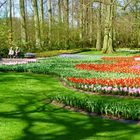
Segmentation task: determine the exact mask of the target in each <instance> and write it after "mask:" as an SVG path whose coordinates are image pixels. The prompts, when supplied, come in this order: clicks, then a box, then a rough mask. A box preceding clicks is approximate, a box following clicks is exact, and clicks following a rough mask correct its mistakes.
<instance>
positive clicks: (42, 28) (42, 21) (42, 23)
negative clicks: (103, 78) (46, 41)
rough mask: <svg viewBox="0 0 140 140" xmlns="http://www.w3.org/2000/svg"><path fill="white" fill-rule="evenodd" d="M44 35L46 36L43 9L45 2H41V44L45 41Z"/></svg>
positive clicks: (41, 0)
mask: <svg viewBox="0 0 140 140" xmlns="http://www.w3.org/2000/svg"><path fill="white" fill-rule="evenodd" d="M43 35H44V8H43V0H40V36H41V42H42V40H43ZM41 44H42V43H41Z"/></svg>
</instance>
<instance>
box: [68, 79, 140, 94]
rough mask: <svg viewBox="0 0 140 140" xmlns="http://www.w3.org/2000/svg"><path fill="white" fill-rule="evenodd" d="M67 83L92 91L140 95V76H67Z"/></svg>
mask: <svg viewBox="0 0 140 140" xmlns="http://www.w3.org/2000/svg"><path fill="white" fill-rule="evenodd" d="M67 83H68V84H69V85H71V86H74V87H76V88H80V89H83V90H87V91H92V92H100V93H108V94H119V95H131V96H140V78H125V79H113V80H112V79H96V78H92V79H83V78H73V77H71V78H67Z"/></svg>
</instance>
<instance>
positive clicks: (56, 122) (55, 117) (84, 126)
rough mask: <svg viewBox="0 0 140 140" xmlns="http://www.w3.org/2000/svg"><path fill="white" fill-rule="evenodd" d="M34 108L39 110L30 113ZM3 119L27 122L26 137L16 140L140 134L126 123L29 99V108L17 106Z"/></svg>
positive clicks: (99, 137)
mask: <svg viewBox="0 0 140 140" xmlns="http://www.w3.org/2000/svg"><path fill="white" fill-rule="evenodd" d="M38 103H39V105H38ZM30 106H35V108H30V109H29V107H30ZM0 117H2V118H8V119H19V120H22V121H24V122H26V124H27V126H26V127H25V128H24V129H23V132H24V135H23V136H21V137H19V138H18V139H15V140H82V139H88V138H89V139H93V138H97V139H105V138H106V139H115V140H116V139H118V140H119V139H123V140H128V139H130V137H129V136H133V135H134V134H139V130H140V129H139V128H133V127H131V126H129V125H126V124H123V123H118V122H114V121H110V120H107V119H101V118H96V117H91V116H86V115H81V114H79V113H75V112H71V111H68V110H65V109H62V108H58V107H54V106H52V105H50V104H49V103H47V104H46V103H43V102H41V103H40V101H38V100H37V99H26V104H17V106H16V110H15V111H11V112H1V113H0ZM39 124H42V125H39Z"/></svg>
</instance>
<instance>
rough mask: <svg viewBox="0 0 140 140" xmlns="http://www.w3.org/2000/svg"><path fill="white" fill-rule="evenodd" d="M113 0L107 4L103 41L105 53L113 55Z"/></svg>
mask: <svg viewBox="0 0 140 140" xmlns="http://www.w3.org/2000/svg"><path fill="white" fill-rule="evenodd" d="M111 3H112V0H108V1H107V3H106V18H105V29H104V41H103V49H102V51H103V53H113V52H114V49H113V25H112V18H113V13H112V12H113V5H112V4H111Z"/></svg>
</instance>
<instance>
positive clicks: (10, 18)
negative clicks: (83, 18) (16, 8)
mask: <svg viewBox="0 0 140 140" xmlns="http://www.w3.org/2000/svg"><path fill="white" fill-rule="evenodd" d="M8 11H9V14H8V17H9V27H10V29H9V32H8V40H9V45H10V46H11V45H12V43H13V19H12V0H8Z"/></svg>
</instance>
